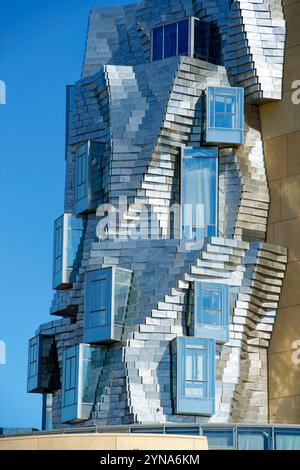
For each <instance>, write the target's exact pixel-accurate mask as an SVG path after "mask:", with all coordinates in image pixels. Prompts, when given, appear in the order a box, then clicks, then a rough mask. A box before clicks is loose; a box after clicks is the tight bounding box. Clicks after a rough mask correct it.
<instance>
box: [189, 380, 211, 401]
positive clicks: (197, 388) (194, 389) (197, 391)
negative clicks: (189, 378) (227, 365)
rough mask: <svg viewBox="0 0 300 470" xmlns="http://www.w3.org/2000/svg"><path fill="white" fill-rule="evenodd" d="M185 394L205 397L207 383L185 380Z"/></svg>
mask: <svg viewBox="0 0 300 470" xmlns="http://www.w3.org/2000/svg"><path fill="white" fill-rule="evenodd" d="M185 396H187V397H199V398H204V397H207V384H206V383H204V382H203V383H196V382H186V384H185Z"/></svg>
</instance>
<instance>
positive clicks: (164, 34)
mask: <svg viewBox="0 0 300 470" xmlns="http://www.w3.org/2000/svg"><path fill="white" fill-rule="evenodd" d="M189 31H190V20H189V19H184V20H181V21H178V22H176V23H170V24H166V25H164V26H159V27H157V28H154V29H153V31H152V60H153V61H155V60H160V59H166V58H168V57H173V56H176V55H185V56H188V55H189V42H190V41H189Z"/></svg>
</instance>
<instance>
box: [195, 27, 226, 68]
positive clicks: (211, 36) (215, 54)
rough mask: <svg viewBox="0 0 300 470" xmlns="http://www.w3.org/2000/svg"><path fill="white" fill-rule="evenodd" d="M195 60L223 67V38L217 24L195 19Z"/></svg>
mask: <svg viewBox="0 0 300 470" xmlns="http://www.w3.org/2000/svg"><path fill="white" fill-rule="evenodd" d="M192 24H193V29H194V58H195V59H201V60H205V61H206V62H211V63H213V64H219V65H221V63H222V59H221V50H222V47H221V37H220V35H219V31H218V27H217V26H216V24H215V23H213V22H211V23H209V22H207V21H202V20H198V18H193V22H192Z"/></svg>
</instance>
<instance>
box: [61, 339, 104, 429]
mask: <svg viewBox="0 0 300 470" xmlns="http://www.w3.org/2000/svg"><path fill="white" fill-rule="evenodd" d="M105 354H106V349H105V348H103V347H91V346H89V345H87V344H80V345H78V346H72V347H71V348H68V349H64V351H63V358H62V391H61V422H62V423H72V422H77V421H82V420H85V419H88V418H89V417H90V414H91V411H92V408H93V405H94V401H95V393H96V391H97V386H98V384H99V377H100V376H101V373H102V369H103V363H104V359H105Z"/></svg>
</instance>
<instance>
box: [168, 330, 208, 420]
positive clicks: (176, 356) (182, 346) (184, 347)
mask: <svg viewBox="0 0 300 470" xmlns="http://www.w3.org/2000/svg"><path fill="white" fill-rule="evenodd" d="M189 349H196V350H198V351H205V353H206V364H205V369H206V374H205V375H206V394H204V395H203V396H197V395H188V394H187V390H188V388H187V387H186V385H187V379H186V357H187V356H186V352H187V351H188V350H189ZM215 355H216V352H215V341H214V340H213V339H212V338H196V337H188V336H180V337H177V338H175V339H174V340H173V341H172V342H171V365H172V366H171V367H172V369H171V376H172V398H173V410H174V414H178V415H180V414H183V415H199V416H212V415H213V414H214V413H215V369H216V359H215ZM198 382H199V381H193V383H198ZM202 382H203V381H201V383H202ZM196 388H197V387H196Z"/></svg>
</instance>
